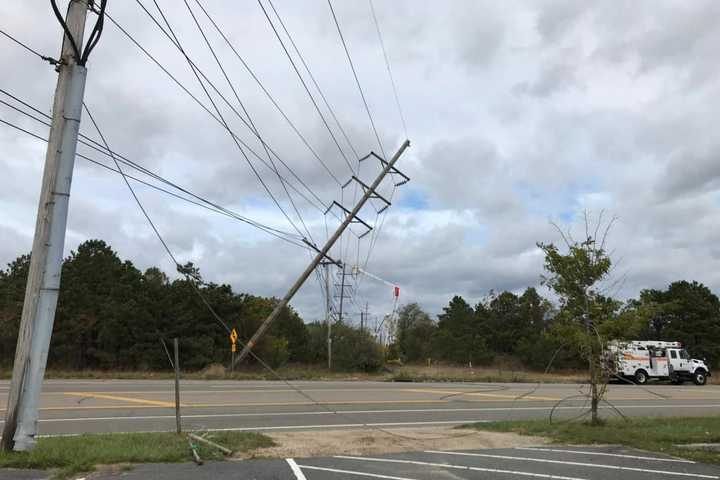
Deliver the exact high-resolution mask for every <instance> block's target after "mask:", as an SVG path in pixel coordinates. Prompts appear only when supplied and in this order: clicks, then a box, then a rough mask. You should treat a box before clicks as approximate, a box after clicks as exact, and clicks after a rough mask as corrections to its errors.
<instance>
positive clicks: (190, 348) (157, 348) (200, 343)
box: [0, 240, 720, 382]
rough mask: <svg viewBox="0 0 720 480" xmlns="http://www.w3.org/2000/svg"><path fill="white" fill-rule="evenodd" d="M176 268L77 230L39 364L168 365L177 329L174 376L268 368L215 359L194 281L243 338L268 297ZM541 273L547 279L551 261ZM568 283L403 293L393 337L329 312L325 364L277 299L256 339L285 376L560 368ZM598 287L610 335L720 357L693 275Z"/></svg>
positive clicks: (14, 292)
mask: <svg viewBox="0 0 720 480" xmlns="http://www.w3.org/2000/svg"><path fill="white" fill-rule="evenodd" d="M540 248H543V249H544V250H545V254H546V259H553V258H554V260H555V262H554V264H553V263H550V266H553V265H554V266H557V265H560V264H562V262H565V260H566V259H567V258H569V257H567V256H565V254H564V253H560V254H559V253H558V251H557V250H553V249H554V247H552V245H544V244H540ZM576 253H583V252H582V251H580V250H578V251H577V252H576ZM553 255H554V257H553ZM558 255H559V256H558ZM576 256H577V255H576ZM29 259H30V257H29V255H22V256H20V257H18V258H17V259H16V260H15V261H14V262H12V263H11V264H9V265H8V267H7V268H6V269H5V270H0V376H3V377H8V376H9V374H10V373H9V370H10V366H11V365H12V361H13V352H14V350H15V343H16V341H17V331H18V326H19V323H20V315H21V311H22V304H23V295H24V290H25V282H26V278H27V271H28V267H29ZM561 266H562V265H561ZM553 268H554V267H553ZM182 269H183V271H185V272H187V273H188V274H189V275H190V277H189V278H190V279H186V278H185V277H184V276H183V277H182V279H176V280H171V279H170V278H169V277H168V276H167V275H166V274H165V273H163V272H162V271H161V270H160V269H158V268H155V267H152V268H148V269H147V270H145V271H144V272H143V271H140V270H138V269H137V268H136V267H135V266H134V265H133V263H132V262H130V261H129V260H123V259H121V258H120V257H119V256H118V254H117V253H116V252H115V251H113V250H112V248H111V247H110V246H109V245H107V244H106V243H105V242H103V241H101V240H88V241H86V242H84V243H82V244H81V245H80V246H79V247H78V248H77V250H75V251H73V252H71V254H70V256H68V258H66V259H65V262H64V265H63V277H62V279H63V280H62V281H63V288H62V289H61V291H60V299H59V303H58V309H57V314H56V319H55V328H54V332H53V337H52V344H51V347H50V353H49V359H48V377H49V378H64V377H85V378H118V377H123V378H167V377H169V376H170V375H171V368H170V363H169V361H168V356H167V354H166V352H165V349H164V348H163V345H162V342H161V339H165V340H169V339H171V338H173V337H178V338H179V339H180V350H181V362H180V363H181V366H182V369H183V375H184V377H185V378H208V379H211V378H238V379H257V378H268V379H274V378H277V377H275V376H274V375H273V374H271V373H270V372H267V371H263V370H262V369H261V368H260V367H259V366H258V365H257V364H253V362H252V360H251V361H250V362H249V363H248V364H246V365H243V366H242V368H241V369H238V370H236V372H235V373H233V374H232V375H231V374H229V373H228V372H227V371H225V370H224V369H223V368H222V367H215V365H217V366H219V365H226V366H227V365H228V364H229V362H230V341H229V338H228V335H227V332H226V331H225V329H224V328H223V327H221V326H220V325H219V324H218V323H217V320H216V319H214V318H213V317H212V316H211V315H210V314H209V313H208V311H207V308H206V306H205V305H203V304H202V301H201V300H200V299H199V298H198V297H197V295H195V294H194V293H193V290H194V289H195V288H199V289H201V290H202V291H203V293H204V296H205V297H206V298H207V299H208V301H209V302H210V303H211V304H212V305H213V308H214V309H215V310H216V311H217V312H218V314H219V315H220V316H221V317H222V318H223V319H224V321H225V322H226V323H227V324H228V326H229V327H230V328H236V329H237V331H238V333H239V336H240V340H241V341H245V340H246V339H247V338H249V337H250V336H251V335H252V334H253V332H255V330H256V329H257V327H258V326H259V325H260V322H261V321H262V320H263V319H264V318H265V317H266V316H267V315H268V313H269V312H270V311H271V310H272V308H273V307H274V305H275V304H276V299H272V298H265V297H260V296H256V295H252V294H250V293H238V292H235V291H233V289H232V288H231V287H230V286H228V285H218V284H214V283H208V282H206V281H205V280H203V278H202V276H201V273H200V271H199V270H198V269H197V268H196V267H195V266H194V265H192V264H191V263H188V264H186V265H184V266H183V267H182ZM546 270H547V266H546ZM565 270H568V269H567V268H566V269H565ZM548 273H549V274H551V275H550V276H549V277H550V278H548V280H549V279H551V278H552V271H548ZM556 273H557V272H556ZM193 284H194V285H193ZM546 284H547V285H548V286H552V282H547V283H546ZM561 297H562V296H561ZM575 297H577V295H575V296H574V297H572V298H571V297H567V298H565V299H562V298H561V301H557V302H555V303H553V302H551V301H549V300H548V299H547V298H544V297H543V296H542V295H541V294H540V293H539V292H538V291H537V290H536V289H535V288H527V289H526V290H525V291H523V292H519V293H518V292H508V291H502V292H492V291H491V292H490V293H489V294H488V295H487V296H486V297H484V298H482V299H480V301H478V302H477V303H475V304H474V305H472V304H471V303H469V302H468V301H467V300H466V299H464V298H462V297H460V296H455V297H453V298H452V299H450V301H449V303H448V305H447V306H446V307H445V308H443V310H442V312H441V313H440V314H439V315H437V316H433V315H430V314H429V313H427V312H426V311H424V310H423V308H422V307H421V306H420V305H419V304H417V303H411V304H407V305H404V306H402V307H400V308H399V309H398V312H397V315H396V316H395V317H394V320H393V321H392V322H390V323H391V325H390V327H391V331H390V338H392V339H393V341H392V342H391V343H390V345H382V344H381V343H380V342H379V341H378V339H377V338H376V336H375V335H374V334H373V333H372V332H370V331H367V330H366V331H362V330H360V329H359V328H357V327H356V326H353V325H349V324H347V323H337V324H335V325H334V326H333V347H334V348H333V351H334V352H335V353H334V356H333V371H332V372H330V371H328V370H327V369H326V368H325V367H324V365H326V364H327V357H326V355H327V347H326V340H327V327H326V325H325V324H324V323H323V322H318V321H314V322H313V321H309V320H312V319H303V318H301V317H300V315H299V314H298V313H297V312H295V311H294V310H293V309H292V308H287V309H285V311H284V312H283V313H282V315H281V317H280V318H279V319H278V321H276V322H275V323H274V324H273V325H272V327H271V328H270V330H269V331H268V333H267V334H266V335H265V336H264V337H263V338H262V339H261V340H260V342H259V343H258V345H257V346H256V347H255V352H256V353H257V354H258V355H259V356H260V357H261V358H263V359H264V360H265V361H266V362H267V363H268V364H270V365H271V366H272V367H273V368H276V369H278V373H279V374H280V375H281V376H282V377H284V378H288V379H295V380H298V379H316V378H327V379H340V378H342V379H345V378H372V379H382V380H385V379H387V380H392V379H395V380H398V381H402V380H419V381H424V380H427V381H438V380H448V381H466V380H469V381H531V382H534V381H539V377H540V375H539V374H540V373H543V372H545V371H546V370H547V371H548V372H549V373H551V374H553V376H552V377H550V376H548V377H542V378H548V379H550V381H562V380H563V378H565V377H568V375H565V374H564V372H580V371H582V370H585V371H586V372H587V370H588V358H587V354H586V353H587V352H584V351H583V349H582V348H574V347H573V345H567V341H566V340H567V338H568V331H569V330H568V327H569V326H574V327H577V326H579V325H580V319H579V318H578V316H579V315H580V313H582V312H580V310H581V309H578V308H575V307H576V306H577V305H576V304H578V303H579V302H578V301H577V300H578V299H577V298H575ZM596 297H597V298H595V297H593V298H592V300H593V304H594V305H596V306H598V309H593V310H592V312H591V316H592V317H596V318H595V320H597V322H596V323H598V324H599V323H600V319H601V318H600V317H602V323H604V324H605V325H606V326H607V327H608V335H612V336H614V337H620V338H627V337H632V338H642V339H663V340H679V341H681V342H683V343H684V345H685V346H686V348H687V349H688V350H689V351H690V353H691V354H692V355H693V356H696V357H699V358H703V357H706V358H707V360H708V361H709V362H710V364H711V365H715V364H717V362H718V360H720V300H719V299H718V297H717V296H716V295H715V294H714V293H712V292H711V291H710V290H709V289H708V288H707V287H705V286H704V285H702V284H699V283H696V282H686V281H678V282H675V283H672V284H671V285H670V286H669V287H668V288H667V289H665V290H643V291H642V292H641V293H640V296H639V298H637V299H631V300H628V301H624V302H623V301H619V300H616V299H613V298H611V297H608V296H602V297H600V296H596ZM578 298H579V297H578ZM583 299H584V297H583ZM563 302H564V303H563ZM600 307H601V308H600ZM579 312H580V313H579ZM573 322H574V323H573ZM570 330H572V329H570ZM577 330H578V329H577V328H575V329H574V331H575V333H577ZM385 343H387V342H385ZM576 343H577V342H576ZM581 343H582V342H581ZM575 346H577V345H575ZM548 367H549V368H548ZM570 376H571V377H573V379H574V380H576V379H577V377H578V375H577V373H571V375H570ZM584 376H585V378H587V377H588V375H587V373H586V374H585V375H584ZM712 379H713V378H712V377H711V380H712Z"/></svg>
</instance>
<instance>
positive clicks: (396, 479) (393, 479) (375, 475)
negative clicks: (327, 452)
mask: <svg viewBox="0 0 720 480" xmlns="http://www.w3.org/2000/svg"><path fill="white" fill-rule="evenodd" d="M300 467H302V468H306V469H308V470H319V471H321V472H332V473H344V474H347V475H358V476H361V477H372V478H385V479H388V480H415V479H414V478H408V477H393V476H391V475H380V474H378V473H366V472H356V471H354V470H339V469H337V468H327V467H313V466H312V465H300Z"/></svg>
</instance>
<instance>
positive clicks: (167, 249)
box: [83, 103, 231, 333]
mask: <svg viewBox="0 0 720 480" xmlns="http://www.w3.org/2000/svg"><path fill="white" fill-rule="evenodd" d="M83 107H84V108H85V111H86V112H87V114H88V117H90V121H91V122H92V124H93V126H95V130H96V131H97V133H98V135H99V136H100V138H101V139H102V142H103V144H104V145H105V148H106V149H107V150H108V151H110V147H109V146H108V143H107V141H106V140H105V136H104V135H103V134H102V131H100V127H99V126H98V124H97V122H96V121H95V118H94V117H93V115H92V113H90V109H88V107H87V105H86V104H85V103H83ZM113 161H114V162H115V167H116V168H117V169H118V171H119V172H120V175H122V177H123V180H124V181H125V185H127V187H128V190H130V194H131V195H132V197H133V199H135V203H136V204H137V206H138V208H140V211H141V212H142V214H143V216H144V217H145V220H147V222H148V224H149V225H150V227H151V228H152V230H153V232H155V236H156V237H157V238H158V240H160V243H161V244H162V246H163V248H164V249H165V252H167V254H168V256H169V257H170V258H171V259H172V261H173V263H174V264H175V267H176V269H177V271H178V272H179V273H182V274H184V275H185V278H186V279H187V280H188V283H189V284H190V285H192V286H193V287H194V290H195V292H197V294H198V296H199V297H200V298H201V299H202V301H203V302H204V303H205V305H206V306H207V307H208V309H209V310H210V312H211V313H212V314H213V317H215V320H217V322H218V323H219V324H220V325H221V326H222V327H223V328H225V330H226V331H227V333H230V331H231V330H230V327H229V326H228V324H227V323H226V322H225V321H224V320H223V319H222V318H221V317H220V316H219V315H218V314H217V313H216V312H215V310H214V309H213V308H212V306H211V305H210V303H209V302H208V301H207V299H206V298H205V296H204V295H203V294H202V292H201V291H200V288H199V287H198V286H197V285H196V284H195V282H194V281H193V279H192V278H191V277H190V275H189V274H188V273H187V272H185V271H184V269H183V267H182V265H180V263H178V261H177V258H176V257H175V255H174V254H173V253H172V250H170V247H169V246H168V244H167V242H166V241H165V239H164V238H163V236H162V235H161V234H160V231H159V230H158V229H157V227H156V226H155V223H153V221H152V219H151V218H150V215H149V214H148V213H147V210H145V207H144V206H143V204H142V202H141V201H140V198H139V197H138V196H137V194H136V193H135V189H134V188H133V187H132V185H130V182H129V181H128V179H127V177H126V176H125V172H123V170H122V168H121V167H120V163H119V162H118V161H117V159H116V158H115V157H114V156H113Z"/></svg>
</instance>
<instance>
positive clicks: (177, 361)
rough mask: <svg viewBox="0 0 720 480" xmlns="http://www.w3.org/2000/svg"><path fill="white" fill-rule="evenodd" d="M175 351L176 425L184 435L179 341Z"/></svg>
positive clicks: (174, 347)
mask: <svg viewBox="0 0 720 480" xmlns="http://www.w3.org/2000/svg"><path fill="white" fill-rule="evenodd" d="M173 349H174V350H175V362H174V364H175V423H176V424H177V433H182V426H181V423H180V347H179V346H178V339H177V337H175V338H174V339H173Z"/></svg>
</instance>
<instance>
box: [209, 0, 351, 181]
mask: <svg viewBox="0 0 720 480" xmlns="http://www.w3.org/2000/svg"><path fill="white" fill-rule="evenodd" d="M195 3H197V5H198V7H200V10H202V12H203V13H204V14H205V16H206V17H207V19H208V20H209V21H210V23H211V24H212V26H213V27H214V28H215V30H216V31H217V32H218V34H219V35H220V36H221V37H222V39H223V40H224V41H225V43H226V44H227V46H228V47H230V50H232V52H233V53H234V54H235V56H236V57H237V59H238V60H240V63H241V64H242V65H243V67H245V70H247V72H248V74H250V76H251V77H252V78H253V80H255V82H256V83H257V84H258V86H259V87H260V89H261V90H262V91H263V93H265V95H266V96H267V97H268V99H269V100H270V102H271V103H272V104H273V106H275V108H276V109H277V111H278V112H279V113H280V115H282V117H283V118H284V119H285V121H286V122H287V123H288V125H290V128H292V130H293V131H294V132H295V134H296V135H297V136H298V137H299V138H300V140H302V142H303V143H304V144H305V146H306V147H307V148H308V150H309V151H310V153H311V154H312V155H313V156H314V157H315V159H316V160H317V161H318V162H320V164H321V165H322V166H323V168H324V169H325V170H326V171H327V172H328V174H330V176H331V177H332V178H333V179H334V180H335V182H337V183H338V184H340V183H341V182H340V180H339V179H338V178H337V177H336V176H335V174H333V173H332V171H331V170H330V168H329V167H328V166H327V164H326V163H325V162H324V161H323V160H322V159H321V158H320V156H319V155H318V154H317V152H316V151H315V149H314V148H313V147H312V146H311V145H310V143H309V142H308V141H307V139H306V138H305V136H303V134H302V133H300V130H298V128H297V127H296V126H295V124H294V123H293V122H292V120H290V118H289V117H288V116H287V114H286V113H285V112H284V111H283V109H282V107H280V105H279V104H278V103H277V101H276V100H275V99H274V98H273V96H272V95H271V94H270V92H269V91H268V90H267V88H265V85H263V83H262V82H261V81H260V79H259V78H258V77H257V75H256V74H255V72H254V71H253V70H252V68H250V66H249V65H248V64H247V62H246V61H245V59H244V58H243V57H242V56H241V55H240V54H239V53H238V51H237V49H236V48H235V46H234V45H233V44H232V42H230V40H229V39H228V37H227V35H225V33H224V32H223V31H222V29H221V28H220V27H219V26H218V24H217V23H216V22H215V20H214V19H213V18H212V17H211V16H210V14H209V13H208V11H207V10H206V9H205V7H204V6H203V5H202V4H201V3H200V0H195Z"/></svg>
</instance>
